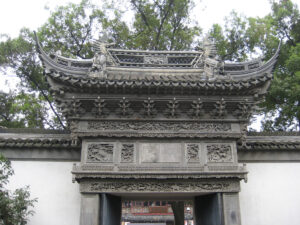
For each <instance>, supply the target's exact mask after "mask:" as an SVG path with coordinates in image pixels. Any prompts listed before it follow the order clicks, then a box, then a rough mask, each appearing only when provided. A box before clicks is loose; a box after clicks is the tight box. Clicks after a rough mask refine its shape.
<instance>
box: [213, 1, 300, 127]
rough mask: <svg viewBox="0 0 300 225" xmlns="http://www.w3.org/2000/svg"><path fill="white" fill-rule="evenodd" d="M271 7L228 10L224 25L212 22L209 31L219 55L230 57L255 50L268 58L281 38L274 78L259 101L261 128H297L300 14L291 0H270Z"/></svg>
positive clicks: (299, 118) (299, 113) (243, 56)
mask: <svg viewBox="0 0 300 225" xmlns="http://www.w3.org/2000/svg"><path fill="white" fill-rule="evenodd" d="M271 7H272V12H271V13H270V14H269V15H267V16H265V17H263V18H246V17H242V16H239V15H238V14H237V13H232V14H231V16H230V17H229V18H227V24H226V26H225V29H223V28H222V27H221V26H220V25H218V24H215V25H214V26H213V27H212V29H211V30H210V34H211V36H212V37H213V38H214V40H215V41H216V43H217V48H218V52H219V54H220V55H221V56H222V58H223V59H225V60H232V61H235V60H241V59H247V58H249V57H250V56H253V55H254V56H255V55H258V54H263V55H264V56H265V58H264V60H268V59H269V58H270V57H271V56H272V55H273V54H274V51H275V50H276V49H277V46H278V44H279V42H280V41H281V51H280V55H279V58H278V62H277V65H276V67H275V70H274V80H273V82H272V84H271V87H270V89H269V92H268V94H267V96H266V100H265V101H264V103H262V104H261V107H262V109H261V113H264V114H265V120H264V122H263V129H264V130H268V131H275V130H300V103H299V100H300V86H299V73H300V72H299V71H300V69H299V63H300V61H299V59H300V52H299V44H300V14H299V10H298V8H297V5H296V4H293V3H292V2H291V0H280V1H271Z"/></svg>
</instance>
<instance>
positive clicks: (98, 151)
mask: <svg viewBox="0 0 300 225" xmlns="http://www.w3.org/2000/svg"><path fill="white" fill-rule="evenodd" d="M113 150H114V145H113V144H110V143H93V144H89V145H88V149H87V160H86V161H87V162H113Z"/></svg>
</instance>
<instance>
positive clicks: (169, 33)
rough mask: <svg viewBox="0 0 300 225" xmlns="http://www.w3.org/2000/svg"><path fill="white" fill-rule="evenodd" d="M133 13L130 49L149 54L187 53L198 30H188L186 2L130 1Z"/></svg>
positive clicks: (187, 1) (164, 0)
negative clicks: (165, 52) (147, 51)
mask: <svg viewBox="0 0 300 225" xmlns="http://www.w3.org/2000/svg"><path fill="white" fill-rule="evenodd" d="M130 2H131V5H132V6H133V10H134V13H135V21H134V23H133V28H134V30H133V32H132V36H131V40H130V42H131V43H130V45H131V46H130V47H132V48H142V49H151V50H184V49H190V48H191V45H192V43H193V41H194V37H195V36H196V35H199V33H200V31H201V30H200V28H199V27H198V26H191V27H189V24H190V23H191V20H190V18H189V16H188V15H189V13H190V10H191V8H192V7H193V4H192V2H191V1H190V0H157V1H150V0H131V1H130Z"/></svg>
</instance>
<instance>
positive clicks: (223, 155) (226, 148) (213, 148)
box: [207, 144, 232, 162]
mask: <svg viewBox="0 0 300 225" xmlns="http://www.w3.org/2000/svg"><path fill="white" fill-rule="evenodd" d="M207 159H208V161H209V162H231V161H232V149H231V145H230V144H210V145H207Z"/></svg>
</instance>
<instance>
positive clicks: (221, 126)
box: [87, 121, 231, 132]
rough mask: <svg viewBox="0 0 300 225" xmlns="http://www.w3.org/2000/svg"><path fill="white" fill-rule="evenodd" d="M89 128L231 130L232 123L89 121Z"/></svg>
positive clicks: (122, 129)
mask: <svg viewBox="0 0 300 225" xmlns="http://www.w3.org/2000/svg"><path fill="white" fill-rule="evenodd" d="M87 129H89V130H90V129H92V130H99V131H105V130H117V131H125V130H134V131H137V130H139V131H153V132H155V131H158V132H160V131H170V130H171V131H176V132H177V131H186V130H196V131H197V132H229V131H231V124H228V123H202V122H165V121H160V122H138V121H101V122H100V121H89V122H88V126H87Z"/></svg>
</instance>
